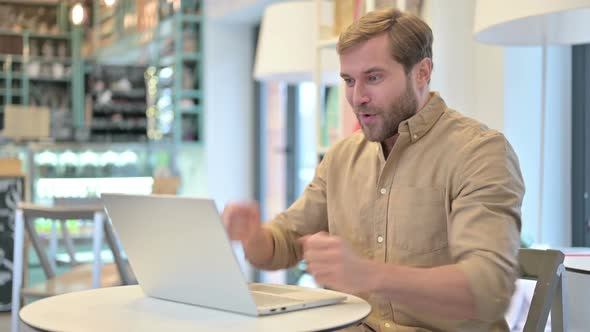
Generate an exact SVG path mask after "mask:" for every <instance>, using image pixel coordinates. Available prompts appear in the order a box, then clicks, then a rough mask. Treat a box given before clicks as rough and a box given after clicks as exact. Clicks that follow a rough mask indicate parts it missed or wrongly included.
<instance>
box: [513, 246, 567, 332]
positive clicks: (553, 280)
mask: <svg viewBox="0 0 590 332" xmlns="http://www.w3.org/2000/svg"><path fill="white" fill-rule="evenodd" d="M564 258H565V255H564V254H563V253H562V252H561V251H559V250H535V249H520V251H519V253H518V260H519V263H520V269H521V278H523V279H532V280H537V284H536V286H535V291H534V293H533V298H532V300H531V305H530V308H529V312H528V315H527V318H526V322H525V325H524V329H523V332H544V331H545V326H546V325H547V319H548V318H549V312H551V331H553V332H564V331H567V322H566V320H565V313H566V306H565V267H564V265H563V260H564Z"/></svg>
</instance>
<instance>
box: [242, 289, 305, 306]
mask: <svg viewBox="0 0 590 332" xmlns="http://www.w3.org/2000/svg"><path fill="white" fill-rule="evenodd" d="M252 297H253V298H254V302H255V303H256V305H257V306H280V305H286V304H289V303H297V302H302V301H301V300H297V299H292V298H289V297H285V296H276V295H270V294H264V293H258V292H252Z"/></svg>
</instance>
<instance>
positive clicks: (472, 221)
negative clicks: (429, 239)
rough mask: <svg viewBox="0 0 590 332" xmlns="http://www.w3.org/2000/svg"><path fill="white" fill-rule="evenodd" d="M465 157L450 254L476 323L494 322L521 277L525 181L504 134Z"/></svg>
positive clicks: (477, 144)
mask: <svg viewBox="0 0 590 332" xmlns="http://www.w3.org/2000/svg"><path fill="white" fill-rule="evenodd" d="M461 155H462V156H464V157H463V158H461V159H462V162H461V163H460V165H461V166H460V167H459V172H458V176H457V179H456V180H457V181H458V185H457V186H456V188H457V191H456V193H455V194H456V197H455V198H454V199H453V201H452V205H451V210H450V216H449V220H450V234H449V240H450V245H451V248H450V249H451V255H452V258H453V260H454V261H455V262H456V263H457V266H458V267H459V268H460V269H461V270H462V271H463V272H464V273H465V276H466V278H467V281H468V283H469V287H470V289H471V292H472V294H473V296H474V299H475V305H476V315H477V317H476V319H477V320H482V321H487V322H493V321H497V320H500V319H502V318H503V316H504V313H505V311H506V309H507V308H508V305H509V303H510V299H511V297H512V294H513V292H514V282H515V281H516V278H517V277H518V260H517V257H518V249H519V246H520V228H521V215H520V208H521V205H522V199H523V196H524V182H523V179H522V175H521V173H520V168H519V165H518V159H517V157H516V154H515V153H514V151H513V149H512V147H511V146H510V144H509V143H508V141H507V140H506V139H505V137H504V136H503V135H502V134H499V133H493V134H487V135H482V136H481V137H479V138H477V139H475V140H473V141H472V142H470V144H469V145H468V146H466V147H465V149H464V151H463V153H461Z"/></svg>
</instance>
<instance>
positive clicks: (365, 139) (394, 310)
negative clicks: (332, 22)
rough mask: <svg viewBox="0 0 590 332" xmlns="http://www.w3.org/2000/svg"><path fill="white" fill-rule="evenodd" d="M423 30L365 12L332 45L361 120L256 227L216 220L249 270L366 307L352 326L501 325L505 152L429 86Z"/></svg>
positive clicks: (506, 276)
mask: <svg viewBox="0 0 590 332" xmlns="http://www.w3.org/2000/svg"><path fill="white" fill-rule="evenodd" d="M432 40H433V37H432V31H431V30H430V28H429V27H428V26H427V25H426V24H425V23H424V22H423V21H421V20H420V19H419V18H417V17H415V16H413V15H410V14H407V13H402V12H400V11H398V10H395V9H389V10H382V11H376V12H371V13H369V14H367V15H365V16H364V17H362V18H361V19H360V20H358V21H357V22H355V23H353V24H352V25H351V26H350V27H349V28H348V29H347V30H346V31H345V32H344V33H343V34H342V35H341V36H340V39H339V42H338V53H339V55H340V64H341V76H342V78H343V79H344V82H345V83H346V97H347V100H348V102H349V103H350V104H351V105H352V107H353V109H354V112H355V114H356V116H357V118H358V120H359V122H360V124H361V127H362V133H361V132H358V133H355V134H353V135H352V136H350V137H348V138H346V139H344V140H343V141H341V142H339V143H338V144H336V145H335V146H333V147H332V148H331V149H330V151H329V152H328V153H327V154H326V156H325V157H324V159H323V161H322V162H321V163H320V165H319V166H318V168H317V170H316V174H315V177H314V179H313V181H312V182H311V183H310V184H309V186H308V187H307V188H306V190H305V192H304V193H303V195H302V196H301V197H300V198H299V199H298V200H297V201H296V202H295V203H294V204H293V205H292V206H291V207H290V208H289V209H288V210H287V211H285V212H283V213H282V214H280V215H279V216H277V217H276V218H274V220H272V222H270V223H269V224H265V225H264V226H262V224H261V221H260V213H259V210H258V207H257V205H256V204H254V203H249V204H231V205H228V206H227V207H226V209H225V211H224V215H223V219H224V223H225V224H226V227H227V229H228V232H229V234H230V237H231V238H232V239H234V240H240V241H242V243H243V245H244V249H245V253H246V258H247V259H248V260H249V261H250V263H251V264H253V265H254V266H256V267H259V268H263V269H279V268H286V267H290V266H293V265H294V264H296V262H298V261H299V260H300V259H305V260H306V261H307V263H308V269H309V271H310V272H311V274H312V275H313V276H314V277H315V280H316V282H318V283H319V284H322V285H324V286H326V287H328V288H332V289H336V290H339V291H343V292H348V293H353V294H356V295H360V296H362V297H363V298H365V299H367V300H368V301H369V302H370V304H371V305H372V308H373V311H372V313H371V315H370V316H369V317H368V318H367V319H366V320H365V321H364V322H363V324H362V326H359V327H357V329H358V330H361V331H398V332H405V331H508V327H507V324H506V322H505V320H504V317H503V316H504V312H505V310H506V308H507V306H508V304H509V301H510V298H511V295H512V292H513V290H514V281H515V279H516V277H517V266H518V263H517V253H518V248H519V232H520V206H521V203H522V198H523V194H524V186H523V180H522V176H521V174H520V170H519V165H518V160H517V157H516V155H515V153H514V151H513V150H512V148H511V146H510V144H509V143H508V142H507V141H506V139H505V138H504V136H503V135H502V134H500V133H498V132H496V131H493V130H490V129H488V128H487V127H485V126H484V125H482V124H480V123H478V122H476V121H475V120H472V119H469V118H467V117H465V116H463V115H461V114H459V113H457V112H456V111H454V110H451V109H449V108H447V106H446V105H445V103H444V101H443V100H442V98H441V97H440V96H439V95H438V94H436V93H432V92H430V91H429V86H428V84H429V81H430V76H431V72H432V67H433V64H432Z"/></svg>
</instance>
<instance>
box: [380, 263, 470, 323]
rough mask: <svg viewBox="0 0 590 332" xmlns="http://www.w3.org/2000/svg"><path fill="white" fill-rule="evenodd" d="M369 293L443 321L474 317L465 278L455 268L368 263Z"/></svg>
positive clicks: (454, 266)
mask: <svg viewBox="0 0 590 332" xmlns="http://www.w3.org/2000/svg"><path fill="white" fill-rule="evenodd" d="M369 264H372V265H373V267H372V269H371V270H373V271H374V273H371V274H370V275H371V276H370V277H369V279H371V280H370V284H371V285H372V288H373V289H372V291H373V292H375V293H379V294H384V295H385V296H387V297H389V298H390V299H391V301H393V302H394V303H399V304H402V305H404V306H406V307H408V308H409V309H413V310H416V311H417V312H426V313H430V314H432V315H436V316H439V317H443V318H446V319H457V320H468V319H473V318H474V317H475V313H476V311H475V299H474V297H473V295H472V294H471V290H470V288H469V284H468V281H467V278H466V276H465V274H464V273H463V271H461V270H460V269H459V268H458V267H457V266H456V265H445V266H439V267H433V268H413V267H406V266H397V265H391V264H380V263H374V262H370V263H369Z"/></svg>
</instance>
